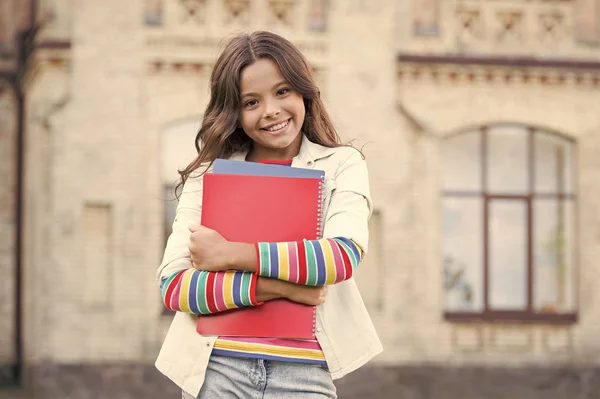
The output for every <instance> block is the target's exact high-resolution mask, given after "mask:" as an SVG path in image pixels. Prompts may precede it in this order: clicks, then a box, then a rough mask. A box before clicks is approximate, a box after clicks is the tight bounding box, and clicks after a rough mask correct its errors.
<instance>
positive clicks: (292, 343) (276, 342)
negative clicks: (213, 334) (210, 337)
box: [219, 337, 321, 350]
mask: <svg viewBox="0 0 600 399" xmlns="http://www.w3.org/2000/svg"><path fill="white" fill-rule="evenodd" d="M219 339H220V340H225V341H232V342H244V343H247V344H263V345H271V346H281V347H285V348H299V349H314V350H321V345H319V342H318V341H317V340H306V341H304V340H295V339H281V338H249V337H219Z"/></svg>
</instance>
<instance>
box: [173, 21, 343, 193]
mask: <svg viewBox="0 0 600 399" xmlns="http://www.w3.org/2000/svg"><path fill="white" fill-rule="evenodd" d="M262 58H268V59H271V60H273V61H274V62H275V63H276V64H277V66H278V67H279V70H280V71H281V74H282V75H283V77H284V78H285V79H286V80H287V82H288V83H289V84H290V85H291V86H292V88H293V89H294V90H296V91H297V92H298V93H300V94H301V95H302V97H303V98H304V106H305V109H306V111H305V117H304V123H303V125H302V129H301V131H302V133H303V134H304V135H305V136H306V137H307V138H308V139H309V140H310V141H312V142H314V143H317V144H320V145H322V146H325V147H339V146H341V145H342V143H341V140H340V137H339V136H338V134H337V132H336V131H335V128H334V127H333V123H332V122H331V119H330V118H329V115H328V114H327V111H326V110H325V106H324V105H323V102H322V101H321V96H320V92H319V88H318V87H317V84H316V82H315V78H314V76H313V73H312V69H311V67H310V65H309V64H308V62H307V60H306V59H305V57H304V56H303V55H302V53H301V52H300V50H298V48H297V47H296V46H294V45H293V44H292V43H291V42H289V41H288V40H286V39H285V38H283V37H281V36H279V35H276V34H275V33H271V32H265V31H258V32H253V33H250V34H240V35H237V36H235V37H233V38H232V39H230V40H229V41H228V42H227V43H226V45H225V47H224V49H223V51H222V52H221V54H220V55H219V57H218V59H217V62H216V63H215V66H214V69H213V70H212V74H211V78H210V100H209V102H208V105H207V107H206V111H205V112H204V119H203V120H202V126H201V127H200V130H199V131H198V134H197V135H196V140H195V145H196V151H198V156H197V157H196V158H195V159H194V160H193V161H192V162H191V163H190V164H189V165H188V166H187V167H186V168H185V169H183V170H180V171H178V172H179V175H180V176H181V180H180V182H179V184H178V185H177V187H176V193H177V192H178V191H180V189H181V188H182V187H183V185H184V184H185V182H186V180H187V178H188V177H189V175H190V174H191V173H192V172H194V171H195V170H196V169H198V168H200V167H201V166H202V165H204V164H208V165H210V164H212V162H213V161H214V160H215V159H217V158H228V157H230V156H231V155H232V154H233V153H235V152H237V151H241V150H243V149H248V148H249V146H250V145H251V139H250V137H248V136H247V135H246V133H245V132H244V131H243V130H242V129H241V128H239V122H238V121H239V116H240V110H241V98H240V89H239V88H240V75H241V73H242V70H243V69H244V68H245V67H247V66H248V65H250V64H252V63H253V62H255V61H256V60H259V59H262Z"/></svg>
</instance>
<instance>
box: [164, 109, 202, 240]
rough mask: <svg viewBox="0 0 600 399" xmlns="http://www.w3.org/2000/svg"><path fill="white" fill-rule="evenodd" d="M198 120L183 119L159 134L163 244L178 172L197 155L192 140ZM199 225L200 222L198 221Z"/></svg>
mask: <svg viewBox="0 0 600 399" xmlns="http://www.w3.org/2000/svg"><path fill="white" fill-rule="evenodd" d="M200 123H201V121H200V118H191V119H184V120H180V121H177V122H173V123H170V124H168V125H167V126H165V128H164V129H163V130H162V132H161V143H160V149H161V174H162V187H163V195H162V199H163V202H164V218H163V223H164V237H165V242H166V240H167V238H168V237H169V235H170V234H171V229H172V225H173V220H174V219H175V210H176V209H177V200H176V199H175V195H174V189H175V186H176V185H177V183H178V182H179V178H180V177H179V173H177V171H178V170H182V169H184V168H185V167H186V166H188V165H189V163H190V162H191V161H192V160H193V159H194V158H195V157H196V156H197V155H198V154H197V153H196V148H195V146H194V139H195V138H196V134H197V133H198V130H200ZM198 223H200V221H198Z"/></svg>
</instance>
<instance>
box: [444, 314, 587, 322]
mask: <svg viewBox="0 0 600 399" xmlns="http://www.w3.org/2000/svg"><path fill="white" fill-rule="evenodd" d="M444 319H445V320H446V321H450V322H455V323H471V322H473V323H476V322H488V323H506V322H511V323H523V324H553V325H556V324H558V325H564V324H567V325H568V324H575V323H577V314H576V313H560V314H558V313H529V312H509V311H504V312H502V311H496V312H485V313H468V312H448V313H444Z"/></svg>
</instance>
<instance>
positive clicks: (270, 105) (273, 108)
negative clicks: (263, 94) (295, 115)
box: [265, 101, 281, 118]
mask: <svg viewBox="0 0 600 399" xmlns="http://www.w3.org/2000/svg"><path fill="white" fill-rule="evenodd" d="M265 105H266V107H265V118H273V117H276V116H277V115H279V113H280V112H281V108H280V107H279V105H278V104H277V102H276V101H267V103H266V104H265Z"/></svg>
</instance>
